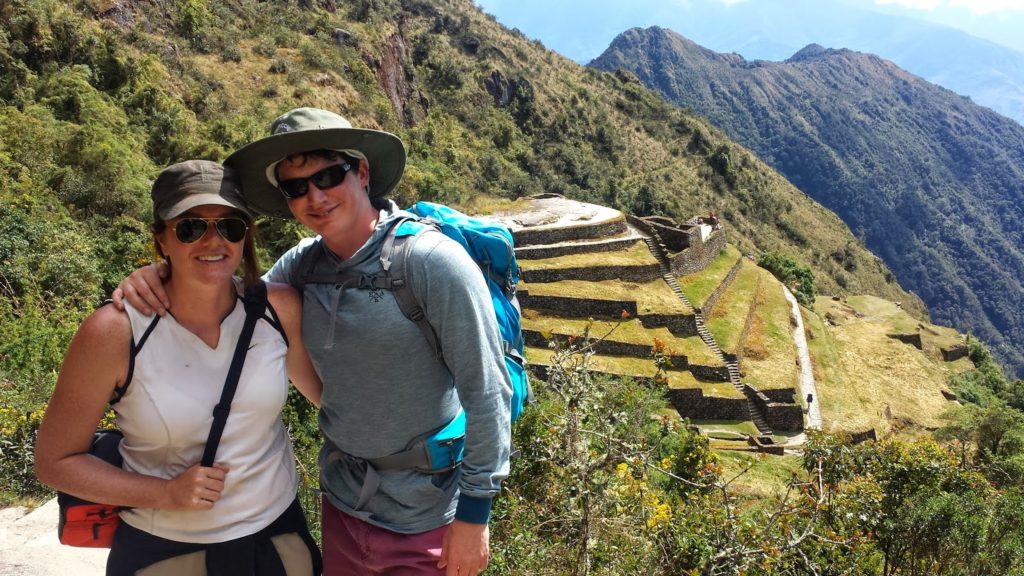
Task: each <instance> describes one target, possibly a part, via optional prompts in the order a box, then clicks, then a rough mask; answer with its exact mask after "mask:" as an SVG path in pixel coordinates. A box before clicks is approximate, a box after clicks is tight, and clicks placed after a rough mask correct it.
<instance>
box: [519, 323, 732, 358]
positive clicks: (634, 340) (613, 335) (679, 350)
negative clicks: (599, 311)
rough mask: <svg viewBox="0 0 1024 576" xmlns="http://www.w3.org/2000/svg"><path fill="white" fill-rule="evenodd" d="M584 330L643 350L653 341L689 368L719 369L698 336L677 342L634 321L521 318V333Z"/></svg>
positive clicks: (664, 331) (666, 333)
mask: <svg viewBox="0 0 1024 576" xmlns="http://www.w3.org/2000/svg"><path fill="white" fill-rule="evenodd" d="M616 325H617V326H616ZM588 326H589V328H590V338H602V337H604V339H606V340H608V341H610V342H625V343H629V344H643V345H646V346H653V345H654V341H655V339H657V340H658V341H660V342H661V343H663V344H664V345H665V349H666V351H667V352H668V353H670V354H682V355H685V356H686V357H687V359H689V361H690V362H691V363H693V364H701V365H704V366H721V365H722V361H721V360H719V359H718V358H717V357H716V356H715V354H714V353H713V352H712V351H711V349H710V348H708V347H707V345H706V344H704V342H703V341H701V339H700V337H699V336H690V337H688V338H679V337H677V336H674V335H673V334H672V333H671V332H669V331H668V329H667V328H644V327H643V325H641V324H640V321H639V320H637V319H632V320H627V321H623V322H619V321H618V320H581V319H575V318H560V317H552V316H540V315H537V314H535V313H534V312H531V311H527V312H526V313H525V314H524V316H523V329H526V330H536V331H538V332H542V333H543V332H547V333H551V334H565V335H572V336H579V335H581V334H583V332H584V330H586V329H587V328H588ZM606 335H607V336H606ZM644 361H645V362H651V359H649V358H645V359H644Z"/></svg>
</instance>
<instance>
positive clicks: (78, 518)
mask: <svg viewBox="0 0 1024 576" xmlns="http://www.w3.org/2000/svg"><path fill="white" fill-rule="evenodd" d="M121 438H123V436H122V434H121V431H120V430H97V431H96V433H95V434H94V435H93V439H92V445H91V446H90V447H89V453H90V454H92V455H93V456H96V457H98V458H101V459H102V460H104V461H106V462H108V463H110V464H111V465H113V466H117V467H118V468H120V467H121V463H122V459H121V452H120V450H119V449H118V447H119V446H120V444H121ZM57 506H58V508H60V520H59V521H58V524H57V538H58V539H59V540H60V543H61V544H65V545H67V546H79V547H85V548H110V544H111V542H113V541H114V532H116V531H117V525H118V522H120V518H119V517H118V515H117V513H118V511H119V510H121V508H122V507H121V506H114V505H113V504H96V503H93V502H89V501H87V500H82V499H81V498H76V497H75V496H72V495H70V494H65V493H64V492H57Z"/></svg>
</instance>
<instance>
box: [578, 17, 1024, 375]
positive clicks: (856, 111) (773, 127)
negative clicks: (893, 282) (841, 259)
mask: <svg viewBox="0 0 1024 576" xmlns="http://www.w3.org/2000/svg"><path fill="white" fill-rule="evenodd" d="M695 47H696V48H695ZM709 54H710V55H709ZM591 65H592V66H595V67H598V68H600V69H605V70H614V69H618V68H626V69H628V70H630V71H631V72H633V73H635V74H636V75H637V77H638V78H639V79H640V80H641V81H642V82H644V83H645V84H646V85H648V86H650V87H652V88H654V89H656V90H658V91H659V92H661V93H662V94H663V95H664V96H665V97H666V98H668V99H669V100H672V101H674V102H675V103H677V104H679V105H681V106H685V107H687V108H689V109H692V110H694V111H695V112H697V113H698V114H702V115H704V116H706V117H707V118H708V119H709V120H710V121H711V122H712V123H713V124H715V125H716V126H718V127H719V128H721V129H723V130H724V131H725V132H726V133H728V134H729V135H731V136H732V137H734V138H736V139H737V140H739V141H740V142H742V143H744V144H745V145H746V146H749V147H750V148H751V149H752V150H754V151H755V152H756V153H757V154H758V155H759V156H760V157H762V158H763V159H764V160H765V161H766V162H768V163H769V164H770V165H772V166H773V167H775V168H776V169H778V170H779V171H780V172H781V173H783V174H784V175H786V176H787V178H789V179H790V180H791V181H792V182H793V183H794V184H795V185H796V186H797V187H798V188H800V189H801V190H803V191H805V192H807V193H808V194H809V195H810V196H811V197H813V198H815V199H816V200H818V201H819V202H822V203H823V204H824V205H826V206H827V207H829V208H831V209H832V210H834V211H836V213H837V214H839V215H840V217H842V218H843V219H844V220H845V221H846V222H847V224H848V225H849V226H850V227H851V229H853V230H854V231H855V232H856V233H857V234H859V235H860V236H861V237H862V238H863V239H864V240H865V242H866V244H867V245H868V247H869V248H871V249H872V250H874V251H875V252H876V253H877V254H878V255H879V256H881V257H882V259H883V260H885V261H886V262H887V263H889V265H890V266H891V267H893V269H894V271H895V272H896V274H897V277H898V278H899V279H900V281H901V283H902V284H904V285H905V286H907V288H908V289H911V290H913V291H914V292H915V293H917V294H918V295H920V296H921V297H922V298H923V299H924V301H925V302H926V303H927V304H928V305H929V309H930V310H931V312H932V315H933V318H934V319H935V321H937V322H940V323H943V324H949V325H953V326H956V327H957V328H959V329H961V330H970V331H973V332H975V333H976V334H977V335H979V336H981V337H982V338H983V339H985V340H987V341H989V342H992V343H993V349H994V351H995V352H996V353H997V354H998V355H999V356H1000V357H1001V358H1002V359H1003V361H1004V362H1007V363H1008V365H1009V366H1011V367H1012V369H1013V371H1014V372H1016V373H1018V374H1019V373H1021V371H1022V370H1024V356H1022V355H1021V352H1020V350H1021V347H1022V344H1024V317H1022V315H1021V314H1020V313H1019V312H1018V311H1019V310H1021V309H1022V306H1024V286H1022V284H1021V280H1020V278H1021V277H1022V276H1024V230H1022V228H1021V226H1020V224H1019V222H1020V221H1021V219H1022V218H1024V213H1022V208H1021V206H1022V204H1024V170H1022V168H1021V166H1024V127H1022V126H1020V125H1019V124H1016V123H1015V122H1012V121H1010V120H1008V119H1005V118H1004V117H1002V116H1000V115H998V114H996V113H995V112H992V111H991V110H988V109H987V108H984V107H981V106H978V105H976V104H974V103H973V102H972V101H970V99H968V98H965V97H962V96H958V95H956V94H954V93H953V92H951V91H949V90H947V89H945V88H942V87H940V86H935V85H933V84H930V83H928V82H926V81H924V80H923V79H921V78H919V77H917V76H914V75H912V74H910V73H909V72H906V71H904V70H902V69H900V68H899V67H898V66H896V65H895V64H894V63H892V62H891V61H888V60H885V59H883V58H881V57H878V56H875V55H870V54H865V53H861V52H855V51H852V50H835V49H825V48H821V47H816V46H815V45H810V46H807V47H805V48H804V49H802V50H800V51H798V52H797V53H796V54H794V55H793V57H791V58H790V59H789V60H786V61H785V62H767V61H754V62H747V61H746V60H743V59H742V57H740V56H738V55H720V54H715V53H714V52H713V51H709V50H707V49H705V48H703V47H698V45H697V44H695V43H693V42H692V41H690V40H688V39H685V38H683V37H681V36H679V35H678V34H676V33H674V32H671V31H668V30H666V29H663V28H658V27H652V28H648V29H645V30H641V29H632V30H629V31H627V32H624V33H623V34H622V35H620V36H619V37H618V38H617V39H616V40H615V42H613V43H612V45H611V46H609V48H608V50H607V51H606V52H605V54H604V55H602V56H601V57H599V58H598V59H596V60H595V61H594V62H592V63H591ZM908 250H909V252H908Z"/></svg>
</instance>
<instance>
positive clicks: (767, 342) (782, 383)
mask: <svg viewBox="0 0 1024 576" xmlns="http://www.w3.org/2000/svg"><path fill="white" fill-rule="evenodd" d="M750 322H751V323H750V332H749V334H747V338H746V340H745V341H744V342H743V344H742V346H743V362H742V367H743V373H744V380H745V381H746V382H749V383H750V384H752V385H753V386H754V387H755V388H757V389H759V390H769V389H772V388H789V387H795V386H796V384H797V377H798V373H799V370H798V368H797V365H796V344H794V343H793V327H792V325H791V324H790V307H789V302H788V301H787V300H786V297H785V295H784V294H783V293H782V285H781V284H779V282H778V281H777V280H776V279H775V278H774V277H773V276H772V275H771V274H765V273H762V277H761V287H760V289H759V290H758V291H757V294H756V296H755V297H754V313H753V316H752V317H751V320H750Z"/></svg>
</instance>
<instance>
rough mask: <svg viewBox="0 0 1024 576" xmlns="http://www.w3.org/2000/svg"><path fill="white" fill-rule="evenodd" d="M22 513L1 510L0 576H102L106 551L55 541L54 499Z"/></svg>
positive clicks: (17, 509)
mask: <svg viewBox="0 0 1024 576" xmlns="http://www.w3.org/2000/svg"><path fill="white" fill-rule="evenodd" d="M25 512H26V511H25V509H24V508H21V507H14V508H5V509H3V510H0V576H71V575H73V576H103V574H104V572H105V569H106V565H107V552H108V550H106V549H96V548H72V547H71V546H62V545H61V544H60V542H58V541H57V499H56V498H54V499H53V500H50V501H49V502H47V503H46V504H43V505H42V506H40V507H39V508H36V509H35V510H33V511H32V512H29V513H28V514H26V513H25Z"/></svg>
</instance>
